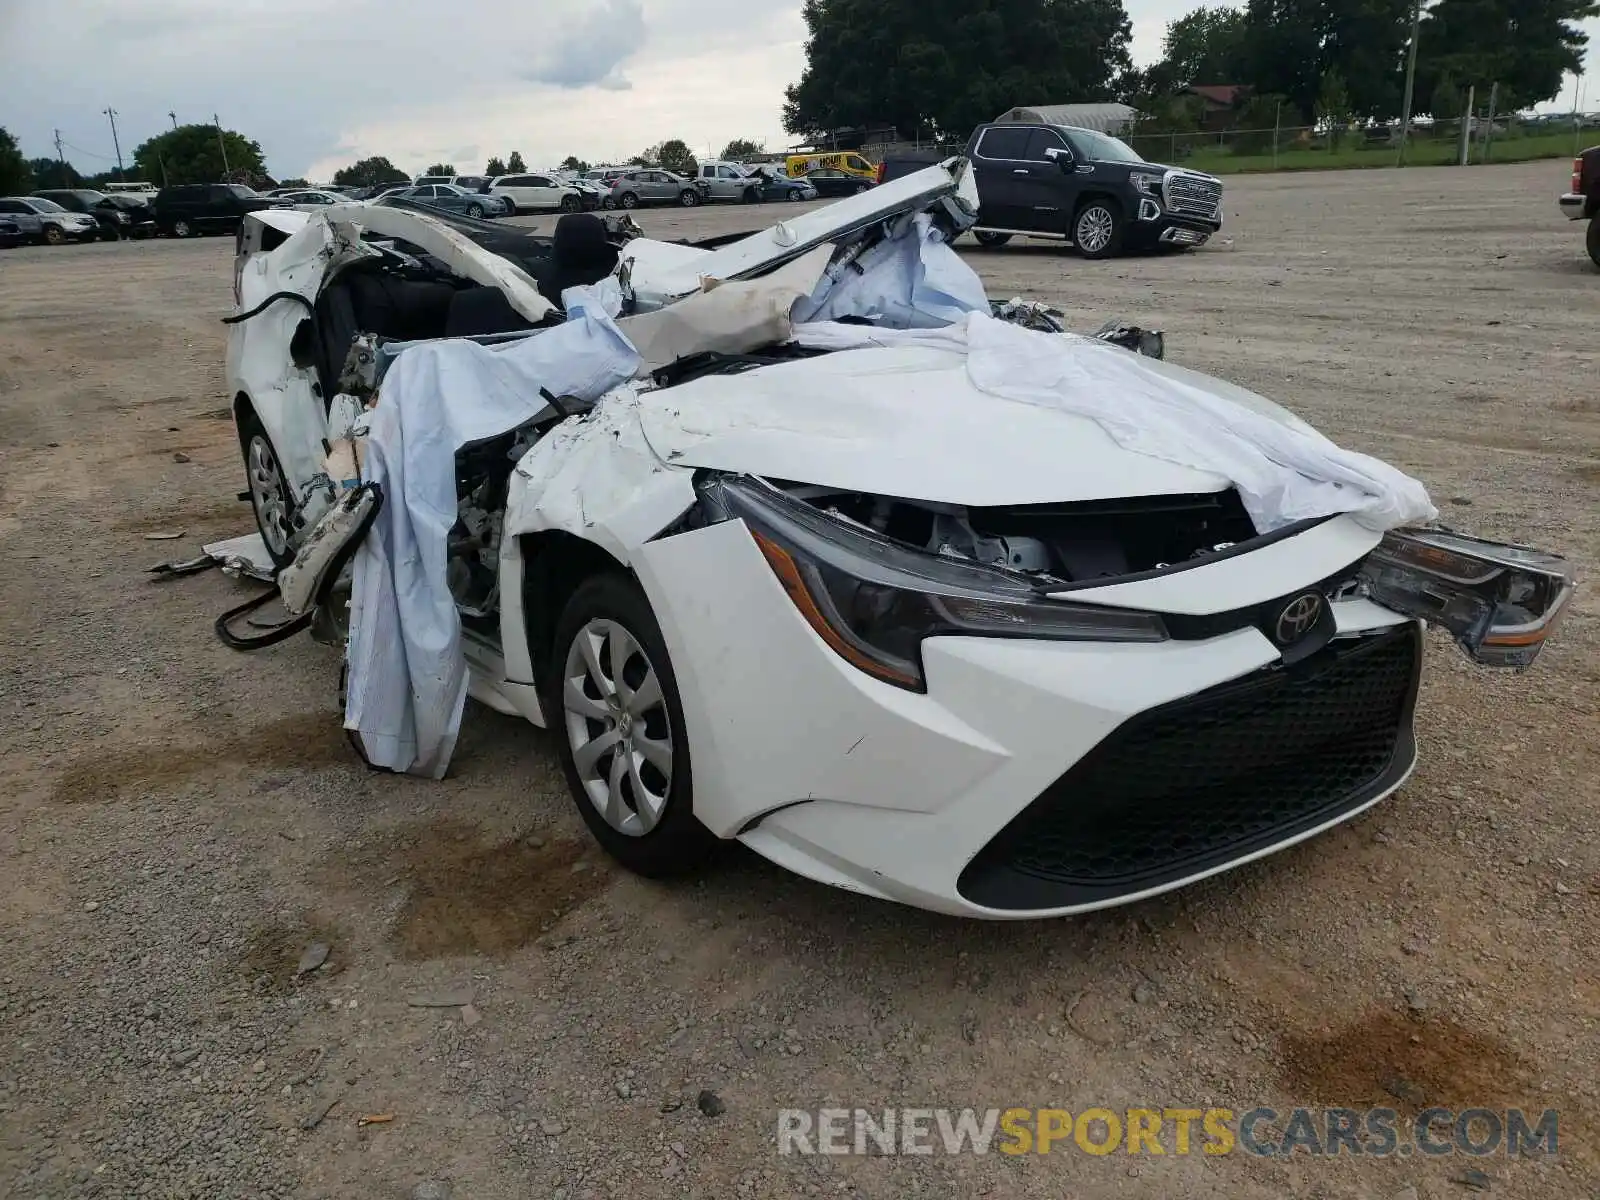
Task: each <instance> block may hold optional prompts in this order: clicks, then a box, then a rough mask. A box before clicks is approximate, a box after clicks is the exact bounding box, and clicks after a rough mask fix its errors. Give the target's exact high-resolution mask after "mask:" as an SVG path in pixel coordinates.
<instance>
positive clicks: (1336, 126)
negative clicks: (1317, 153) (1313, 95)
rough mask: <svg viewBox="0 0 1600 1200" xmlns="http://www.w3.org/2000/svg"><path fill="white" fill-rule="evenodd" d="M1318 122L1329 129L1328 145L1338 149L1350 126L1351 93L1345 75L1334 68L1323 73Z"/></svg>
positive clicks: (1319, 93)
mask: <svg viewBox="0 0 1600 1200" xmlns="http://www.w3.org/2000/svg"><path fill="white" fill-rule="evenodd" d="M1316 116H1317V124H1318V125H1325V126H1327V129H1328V147H1329V149H1331V150H1337V149H1338V148H1339V143H1340V142H1341V141H1343V140H1344V134H1345V130H1346V129H1348V128H1349V126H1350V93H1349V91H1348V89H1346V87H1345V85H1344V77H1343V76H1342V75H1340V74H1339V72H1338V71H1336V70H1334V69H1333V68H1331V67H1330V68H1329V69H1328V70H1326V71H1324V72H1323V74H1322V87H1321V89H1320V90H1319V91H1318V92H1317V107H1316Z"/></svg>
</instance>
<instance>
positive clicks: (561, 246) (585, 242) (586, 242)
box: [551, 213, 616, 266]
mask: <svg viewBox="0 0 1600 1200" xmlns="http://www.w3.org/2000/svg"><path fill="white" fill-rule="evenodd" d="M551 250H552V252H553V253H554V255H555V258H556V261H557V262H559V263H561V264H563V265H564V266H573V265H576V264H579V263H588V262H599V261H604V260H606V259H613V260H614V259H615V256H616V251H615V250H613V249H612V247H611V243H610V242H608V241H606V225H605V222H604V221H602V220H601V219H600V218H599V217H597V216H595V215H594V214H593V213H567V214H566V215H564V216H563V217H561V218H560V219H559V220H557V221H556V233H555V239H554V244H553V245H552V247H551Z"/></svg>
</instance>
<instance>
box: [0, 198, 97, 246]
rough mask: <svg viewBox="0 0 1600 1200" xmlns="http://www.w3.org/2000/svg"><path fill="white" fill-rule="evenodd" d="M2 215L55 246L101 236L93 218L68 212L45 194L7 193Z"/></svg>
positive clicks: (0, 210)
mask: <svg viewBox="0 0 1600 1200" xmlns="http://www.w3.org/2000/svg"><path fill="white" fill-rule="evenodd" d="M0 216H3V217H9V218H10V219H12V220H13V221H14V222H15V223H16V224H17V225H18V226H19V227H20V228H21V229H22V231H23V232H24V233H26V234H27V235H28V236H29V237H32V238H34V239H35V240H37V241H41V242H48V243H49V244H50V245H52V246H59V245H61V244H62V243H63V242H92V241H94V240H95V238H97V237H99V236H100V226H99V225H98V224H97V223H96V222H95V219H94V218H93V217H91V216H87V215H86V214H84V213H75V212H68V211H67V210H66V209H64V208H62V207H61V205H59V204H57V203H56V202H55V201H54V200H46V199H44V197H42V196H6V197H4V198H3V199H0Z"/></svg>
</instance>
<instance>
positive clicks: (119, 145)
mask: <svg viewBox="0 0 1600 1200" xmlns="http://www.w3.org/2000/svg"><path fill="white" fill-rule="evenodd" d="M106 116H108V117H110V118H111V144H112V145H113V146H115V147H116V148H117V178H118V179H119V180H120V179H122V177H123V176H122V143H121V142H120V141H118V140H117V110H116V109H114V108H108V109H106Z"/></svg>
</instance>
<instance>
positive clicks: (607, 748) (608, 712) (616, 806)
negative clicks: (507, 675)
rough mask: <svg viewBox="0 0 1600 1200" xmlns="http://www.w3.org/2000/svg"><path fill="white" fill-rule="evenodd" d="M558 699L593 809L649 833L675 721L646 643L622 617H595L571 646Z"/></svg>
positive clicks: (668, 780) (658, 810)
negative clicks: (671, 719)
mask: <svg viewBox="0 0 1600 1200" xmlns="http://www.w3.org/2000/svg"><path fill="white" fill-rule="evenodd" d="M561 704H562V707H563V708H564V709H565V710H566V726H567V744H568V745H569V746H571V747H572V761H573V765H574V766H576V767H577V770H578V779H579V780H580V781H581V783H582V785H583V791H584V794H585V795H586V796H588V798H589V802H590V803H591V804H593V805H594V807H595V811H596V812H598V813H599V814H600V815H601V816H602V817H604V818H605V822H606V824H607V825H609V826H611V828H613V829H615V830H616V831H617V832H618V833H624V834H627V835H628V836H629V837H642V836H643V835H644V834H647V833H649V832H650V831H651V830H652V829H654V828H655V827H656V823H657V822H658V821H660V819H661V814H662V812H663V811H664V810H665V808H666V806H667V797H668V792H669V789H670V788H671V787H672V726H671V723H670V722H669V721H668V719H667V704H666V699H665V697H664V696H663V695H662V693H661V679H660V676H658V675H657V674H656V669H655V666H654V665H653V664H652V663H651V662H650V659H649V656H648V655H646V654H645V652H644V648H643V647H642V646H640V645H639V643H638V641H637V640H636V639H635V638H634V636H633V635H632V634H631V633H629V632H628V631H627V630H626V629H624V628H623V627H622V626H621V625H619V624H618V623H617V622H615V621H611V620H607V619H605V618H603V617H596V618H595V619H594V620H592V621H590V622H589V623H588V624H587V625H585V626H584V627H583V628H582V629H580V630H579V631H578V636H577V637H575V638H573V639H572V645H571V646H569V647H568V648H567V661H566V668H565V670H564V671H563V672H562V674H561Z"/></svg>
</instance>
